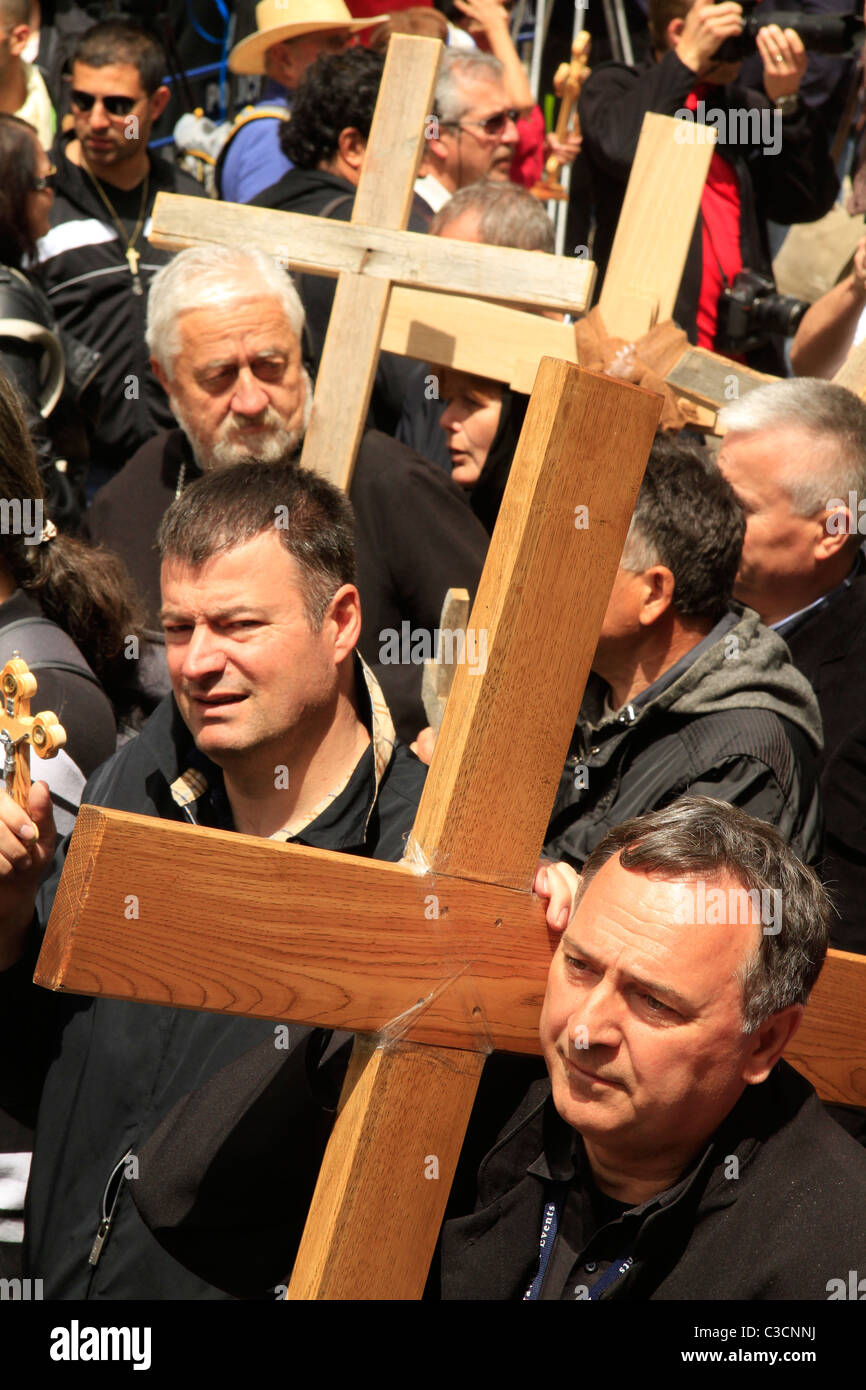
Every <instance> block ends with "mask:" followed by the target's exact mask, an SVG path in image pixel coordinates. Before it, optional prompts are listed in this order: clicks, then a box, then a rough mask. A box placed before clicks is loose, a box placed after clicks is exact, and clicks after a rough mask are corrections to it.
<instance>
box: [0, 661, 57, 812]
mask: <svg viewBox="0 0 866 1390" xmlns="http://www.w3.org/2000/svg"><path fill="white" fill-rule="evenodd" d="M0 685H2V687H3V710H2V713H0V745H2V749H3V780H4V782H5V784H6V790H7V792H8V793H9V795H10V796H11V797H12V799H13V800H14V801H17V803H18V805H19V806H24V807H27V806H28V805H29V802H30V749H31V748H34V749H35V750H36V752H37V753H38V755H39V757H40V758H53V757H54V755H55V754H56V753H58V752H59V751H60V749H61V748H62V747H63V745H64V743H65V742H66V730H65V729H64V728H63V725H62V724H61V723H60V720H59V719H58V718H57V715H56V714H55V713H54V711H53V710H43V711H42V713H41V714H36V715H31V713H30V701H31V700H32V699H33V696H34V695H35V694H36V677H35V676H34V675H33V673H32V671H31V670H30V667H29V666H28V665H27V662H26V661H24V660H23V659H22V657H21V653H20V652H14V653H13V655H12V660H11V661H7V662H6V665H5V666H4V667H3V670H2V672H0Z"/></svg>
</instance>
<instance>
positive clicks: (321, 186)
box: [250, 168, 427, 434]
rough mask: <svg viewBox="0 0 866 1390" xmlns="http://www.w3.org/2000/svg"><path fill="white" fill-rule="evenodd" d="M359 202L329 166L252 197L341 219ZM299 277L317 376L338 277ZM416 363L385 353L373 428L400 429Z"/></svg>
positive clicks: (294, 172) (417, 227)
mask: <svg viewBox="0 0 866 1390" xmlns="http://www.w3.org/2000/svg"><path fill="white" fill-rule="evenodd" d="M354 203H355V188H354V186H353V185H352V184H351V183H349V181H348V180H347V179H344V178H341V177H340V176H339V175H338V174H329V173H327V172H326V171H325V170H324V169H297V168H295V169H290V170H289V172H288V173H287V174H284V175H283V177H282V178H281V179H280V180H279V181H278V182H277V183H275V184H272V185H271V187H270V188H266V189H265V190H264V192H263V193H259V194H257V196H256V197H255V198H252V199H251V200H250V207H260V208H278V209H279V210H280V211H281V212H297V213H303V214H305V215H306V216H308V217H333V218H337V219H338V220H339V221H341V222H349V221H351V218H352V208H353V207H354ZM426 230H427V227H426V224H425V223H424V222H423V221H421V220H420V219H419V218H418V217H417V215H416V213H415V212H414V210H413V212H412V215H411V216H410V219H409V231H410V232H426ZM295 281H296V284H297V287H298V293H299V295H300V296H301V300H302V302H303V305H304V311H305V313H306V316H307V331H308V334H309V347H310V352H311V365H312V370H313V375H314V376H315V374H316V372H317V371H318V369H319V363H320V361H321V360H322V349H323V348H324V346H325V335H326V333H327V331H328V323H329V321H330V318H331V308H332V305H333V303H334V294H335V292H336V288H337V281H336V280H335V279H334V278H333V276H330V275H296V276H295ZM414 367H415V363H414V361H412V359H411V358H408V357H399V356H398V355H397V354H396V353H394V352H383V353H380V355H379V363H378V366H377V368H376V379H375V381H374V383H373V395H372V397H371V400H370V411H369V414H368V417H367V423H368V425H370V426H371V428H373V429H380V430H384V431H385V433H386V434H394V433H395V431H396V429H397V425H398V423H399V420H400V412H401V410H402V408H403V399H404V396H405V394H406V390H407V388H408V384H409V380H410V378H411V374H412V371H413V369H414Z"/></svg>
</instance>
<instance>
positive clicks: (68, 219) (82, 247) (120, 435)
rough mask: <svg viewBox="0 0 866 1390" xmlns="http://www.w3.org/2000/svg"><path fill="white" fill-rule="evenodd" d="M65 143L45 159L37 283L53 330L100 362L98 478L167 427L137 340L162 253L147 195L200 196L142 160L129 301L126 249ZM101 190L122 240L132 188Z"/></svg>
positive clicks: (168, 168) (164, 166)
mask: <svg viewBox="0 0 866 1390" xmlns="http://www.w3.org/2000/svg"><path fill="white" fill-rule="evenodd" d="M67 143H68V138H67V137H63V138H62V140H61V142H60V143H58V145H57V147H56V148H55V152H54V159H55V163H56V164H57V181H56V184H55V198H54V206H53V207H52V209H51V230H50V231H49V232H48V234H47V236H44V237H43V238H42V239H41V241H40V242H39V244H38V254H39V265H40V278H41V280H42V283H43V285H44V286H45V290H46V293H47V295H48V298H49V300H50V302H51V306H52V309H53V311H54V314H55V316H56V318H57V321H58V322H59V323H60V324H61V325H62V327H63V328H65V329H67V330H68V331H69V332H71V333H74V334H75V335H76V337H78V338H80V339H81V341H82V342H83V343H85V344H86V345H87V346H88V347H89V348H91V349H92V350H94V351H95V352H98V353H100V354H101V362H100V367H99V371H98V373H97V377H96V380H97V383H98V385H99V387H100V390H101V393H102V400H103V403H104V408H103V412H102V416H101V418H100V421H99V426H98V429H97V434H96V438H95V440H94V443H93V453H92V462H93V466H94V471H95V475H96V476H99V474H100V473H106V474H111V473H115V472H117V470H118V469H119V468H120V467H121V466H122V464H123V461H124V460H125V459H128V458H129V457H130V455H132V454H133V453H135V450H136V449H138V448H139V447H140V446H141V445H142V444H143V443H144V442H145V440H147V439H149V438H150V437H151V435H152V434H153V433H154V432H155V431H156V430H158V429H162V428H166V427H168V426H169V425H171V424H173V423H174V417H173V415H172V414H171V411H170V410H169V408H168V405H167V402H166V398H165V394H164V392H163V390H162V387H161V386H160V385H159V383H158V382H157V381H156V378H155V377H154V376H153V374H152V373H151V370H150V366H149V361H148V359H149V353H148V349H147V344H146V342H145V338H144V330H145V323H146V315H147V291H148V288H149V286H150V281H151V279H152V278H153V276H154V275H155V273H156V272H157V271H158V270H159V269H160V268H161V267H162V266H164V265H166V264H167V263H168V261H169V260H170V259H171V254H170V252H168V251H158V250H156V248H155V247H154V246H152V245H151V244H150V242H149V241H148V240H147V231H148V229H149V222H150V217H151V214H152V212H153V204H154V202H155V200H156V195H157V193H160V192H167V193H183V194H187V195H190V196H195V197H202V196H203V189H202V187H201V184H199V183H196V181H195V179H191V178H189V177H188V175H186V174H183V173H181V171H180V170H179V169H177V168H175V166H174V165H173V164H169V163H168V161H167V160H164V159H162V158H161V157H160V156H159V155H156V154H153V153H151V154H150V155H149V158H150V176H149V182H148V190H147V198H146V201H145V224H144V228H143V229H142V231H141V233H140V234H139V236H138V238H137V240H136V242H135V248H136V250H137V251H139V252H140V254H141V261H140V263H139V267H138V268H139V279H140V282H141V287H142V290H143V293H142V294H136V293H135V292H134V288H135V283H136V281H135V280H134V278H133V276H132V275H131V273H130V268H129V264H128V262H127V260H126V242H125V241H123V242H122V241H121V238H120V236H119V233H118V230H117V227H116V226H115V223H114V221H113V219H112V218H111V217H110V216H109V213H108V209H107V208H106V207H105V205H104V203H103V202H102V199H101V198H100V197H99V194H98V193H97V191H96V188H95V187H94V185H93V182H92V180H91V179H90V177H89V176H88V175H87V174H86V173H85V172H84V170H83V169H79V168H77V167H76V166H75V165H74V164H71V163H70V161H69V160H68V159H67V157H66V153H65V146H66V144H67ZM103 187H104V191H105V194H106V197H107V198H108V199H109V201H110V202H111V204H112V206H113V207H114V209H115V210H116V212H117V215H118V217H119V218H120V220H121V222H122V224H123V227H124V230H125V233H126V236H127V237H129V236H131V235H132V233H133V231H134V229H135V227H136V225H137V223H138V219H139V213H140V211H141V205H142V185H141V184H139V185H138V186H137V187H135V188H133V189H130V190H128V191H127V190H124V189H120V188H115V187H114V186H113V185H110V184H104V185H103Z"/></svg>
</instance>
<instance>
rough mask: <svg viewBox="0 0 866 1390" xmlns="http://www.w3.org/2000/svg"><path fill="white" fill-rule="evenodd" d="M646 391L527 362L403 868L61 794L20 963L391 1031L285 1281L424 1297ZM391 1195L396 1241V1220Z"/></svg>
mask: <svg viewBox="0 0 866 1390" xmlns="http://www.w3.org/2000/svg"><path fill="white" fill-rule="evenodd" d="M659 406H660V402H659V398H658V397H657V396H654V395H651V394H650V393H648V392H644V391H641V390H639V389H637V388H635V387H631V386H626V385H623V384H621V383H618V382H615V381H614V380H612V379H610V378H608V377H604V376H596V375H594V374H591V373H587V372H583V371H580V370H579V369H578V368H575V367H572V366H569V365H568V364H566V363H562V362H546V363H544V364H543V368H542V371H541V372H540V373H539V379H538V383H537V386H536V389H535V392H534V393H533V396H532V399H531V401H530V405H529V410H528V412H527V417H526V421H525V424H524V429H523V433H522V435H521V439H520V444H519V446H518V450H517V454H516V456H515V460H514V464H513V467H512V470H511V476H510V479H509V482H508V487H507V489H506V493H505V497H504V499H503V504H502V509H501V512H500V516H499V521H498V524H497V527H496V531H495V534H494V537H493V540H492V543H491V548H490V553H489V556H488V560H487V564H486V566H485V569H484V574H483V576H482V579H481V582H480V585H479V589H478V594H477V597H476V600H475V604H474V607H473V611H472V616H471V619H470V626H471V627H473V628H474V630H476V631H478V632H484V633H485V634H486V638H487V663H486V669H485V670H484V671H483V673H480V674H473V673H472V671H471V670H470V668H469V667H468V666H467V665H463V666H462V667H461V668H460V669H459V671H458V673H457V677H456V680H455V683H454V688H453V690H452V694H451V697H450V699H449V702H448V706H447V708H446V711H445V717H444V720H443V724H442V730H441V733H440V737H439V741H438V743H437V747H436V753H435V756H434V759H433V763H432V766H431V768H430V772H429V775H428V780H427V784H426V787H425V791H424V795H423V798H422V801H421V805H420V807H419V811H418V815H417V818H416V821H415V825H414V829H413V832H412V836H411V840H410V843H409V846H408V847H407V853H406V858H405V860H404V862H403V864H401V865H400V866H393V865H382V864H377V863H372V862H369V861H364V860H362V859H358V858H356V857H349V858H344V857H343V856H340V855H335V854H324V853H323V852H321V851H315V850H305V849H301V848H299V847H297V846H280V845H272V844H269V843H267V842H263V841H261V840H257V839H251V838H248V837H246V836H241V835H238V836H228V837H226V836H220V835H219V834H217V833H215V832H213V831H206V830H200V829H196V828H193V827H191V826H185V825H175V824H167V823H161V822H155V821H147V820H146V819H145V820H142V819H140V818H132V817H129V816H124V815H120V814H119V813H111V812H105V811H96V810H90V811H87V810H82V812H81V813H80V816H79V823H78V826H77V828H76V831H75V834H74V836H73V842H72V846H71V848H70V852H69V856H68V859H67V865H66V869H65V871H64V875H63V878H62V881H61V885H60V888H59V890H58V894H57V898H56V902H55V907H54V912H53V913H52V918H51V922H50V924H49V929H48V934H47V937H46V941H45V946H44V949H43V955H42V957H41V958H40V964H39V968H38V972H37V977H36V978H37V980H38V982H39V983H42V984H45V985H47V986H49V987H51V988H59V989H67V990H74V991H75V992H78V993H82V992H83V993H107V994H110V995H113V996H115V997H125V998H133V999H138V1000H152V1001H153V1002H157V1003H170V1004H179V1005H182V1006H185V1007H194V1008H209V1009H217V1010H225V1011H228V1012H236V1013H246V1012H249V1011H255V1010H258V1009H262V1010H263V1011H264V1013H265V1014H266V1015H267V1016H269V1017H271V1018H275V1019H276V1018H286V1019H289V1018H298V1019H299V1020H301V1021H307V1022H310V1023H319V1022H322V1023H323V1024H325V1025H326V1026H331V1025H336V1026H339V1027H341V1028H367V1029H370V1030H371V1031H373V1032H381V1031H382V1030H384V1033H385V1035H386V1037H387V1040H388V1045H387V1046H381V1045H380V1046H378V1047H377V1048H376V1049H375V1050H374V1052H373V1055H372V1056H371V1058H370V1060H369V1064H368V1067H367V1068H366V1069H365V1071H364V1073H363V1076H361V1078H360V1079H359V1080H358V1082H357V1084H356V1085H355V1086H354V1088H353V1089H352V1091H351V1095H350V1096H349V1098H348V1100H347V1101H346V1104H345V1105H344V1107H343V1110H342V1112H341V1114H340V1117H339V1121H338V1125H337V1128H336V1130H335V1135H334V1139H333V1140H332V1145H331V1146H330V1147H329V1150H328V1155H327V1157H326V1161H325V1164H324V1166H323V1170H322V1175H321V1177H320V1182H319V1187H318V1188H317V1194H316V1199H315V1202H314V1205H313V1209H312V1210H311V1215H310V1218H309V1220H308V1225H307V1233H306V1235H305V1239H304V1242H303V1245H302V1248H301V1252H300V1254H299V1256H298V1260H297V1261H296V1266H295V1274H294V1276H293V1281H292V1285H291V1295H290V1296H292V1297H303V1298H312V1297H317V1298H359V1297H364V1298H378V1297H395V1296H397V1297H404V1298H414V1297H418V1296H419V1295H420V1293H421V1290H422V1289H423V1286H424V1281H425V1278H426V1274H427V1267H428V1264H429V1260H430V1257H431V1254H432V1251H433V1248H434V1245H435V1241H436V1237H437V1232H438V1229H439V1225H440V1223H441V1220H442V1214H443V1211H444V1205H445V1202H446V1200H447V1196H448V1190H449V1187H450V1183H451V1178H452V1176H453V1170H454V1164H455V1163H456V1160H457V1155H458V1153H459V1149H460V1142H461V1136H462V1134H463V1131H464V1129H465V1125H466V1123H467V1120H468V1116H469V1112H470V1110H471V1107H472V1102H473V1098H474V1094H475V1088H476V1085H477V1081H478V1078H479V1075H480V1071H481V1067H482V1065H483V1059H484V1055H485V1053H486V1052H488V1051H489V1050H490V1048H491V1047H493V1046H497V1045H505V1046H506V1047H512V1048H513V1047H517V1048H523V1047H525V1046H527V1045H528V1046H531V1047H533V1048H535V1047H536V1046H537V1044H536V1042H535V1039H534V1033H535V1028H536V1024H537V1014H538V1009H539V1007H540V1003H541V999H542V996H543V992H544V976H545V970H546V964H547V960H548V959H549V953H548V952H549V948H548V945H547V941H548V938H547V933H546V930H545V927H544V915H543V912H542V910H541V906H540V904H539V903H538V902H536V901H534V900H533V898H532V896H531V892H530V889H531V884H532V881H533V874H534V870H535V866H536V864H537V859H538V854H539V851H540V848H541V845H542V843H543V840H544V834H545V830H546V826H547V821H548V818H549V813H550V808H551V806H552V803H553V798H554V794H555V791H556V788H557V786H558V783H559V778H560V774H561V771H562V767H563V764H564V761H565V757H566V753H567V750H568V744H569V739H570V737H571V733H572V730H573V727H574V722H575V719H576V717H577V711H578V708H579V706H580V701H581V698H582V693H583V687H584V684H585V681H586V677H587V674H588V671H589V666H590V663H591V660H592V656H593V653H594V650H595V644H596V637H597V633H598V631H599V628H600V626H601V621H602V618H603V615H604V611H605V608H606V605H607V600H608V595H609V592H610V588H611V585H612V582H613V577H614V574H615V572H616V568H617V565H618V563H619V557H620V554H621V551H622V546H623V542H624V539H625V535H626V531H627V529H628V524H629V520H630V517H631V513H632V509H633V505H634V500H635V497H636V494H637V491H638V488H639V485H640V479H641V475H642V472H643V468H644V464H645V460H646V457H647V455H648V452H649V448H650V444H651V442H652V438H653V434H654V430H655V426H656V422H657V419H658V413H659ZM576 440H580V441H581V445H580V448H579V450H578V449H577V448H576V447H575V441H576ZM584 509H585V510H584ZM227 840H228V841H230V846H231V854H230V857H229V855H228V854H227V853H225V852H224V851H225V850H227V849H228V848H229V846H228V845H227V843H226V841H227ZM121 866H122V870H121ZM280 884H286V885H291V891H288V892H286V891H283V890H282V889H281V888H280V887H279V885H280ZM238 890H240V891H238ZM129 892H135V893H136V894H137V895H138V897H139V918H138V920H137V921H136V924H135V934H134V936H133V935H131V934H130V933H129V923H128V922H127V921H126V920H125V918H124V912H123V905H124V898H125V895H126V894H127V893H129ZM180 893H183V894H184V895H185V897H186V900H187V901H188V903H189V904H190V906H189V910H188V911H187V912H185V913H184V914H182V917H183V919H184V921H183V923H179V922H178V914H177V912H176V904H177V899H178V895H179V894H180ZM169 905H172V910H171V911H169V910H168V908H169ZM184 924H185V925H184ZM420 1038H423V1039H424V1040H425V1041H426V1042H433V1043H436V1044H437V1047H436V1048H435V1050H433V1051H429V1050H428V1049H427V1048H425V1047H421V1046H419V1045H418V1043H416V1042H415V1041H414V1039H420ZM374 1082H375V1084H374ZM395 1134H398V1135H399V1136H400V1140H399V1142H395V1140H394V1136H395ZM419 1146H420V1159H421V1162H418V1161H417V1160H418V1158H419V1152H418V1150H419ZM428 1154H435V1155H436V1156H437V1158H438V1161H439V1180H438V1181H437V1182H432V1181H426V1180H425V1178H424V1163H423V1159H424V1156H425V1155H428ZM395 1192H398V1193H402V1194H403V1195H404V1197H405V1198H406V1201H405V1203H404V1206H405V1207H406V1209H407V1211H408V1210H409V1209H411V1221H412V1222H413V1223H414V1229H413V1234H412V1239H411V1240H408V1239H405V1238H404V1237H403V1232H402V1230H401V1229H399V1228H398V1226H397V1225H396V1224H395V1223H394V1222H393V1221H391V1220H389V1206H390V1204H391V1203H392V1201H393V1196H394V1193H395Z"/></svg>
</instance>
